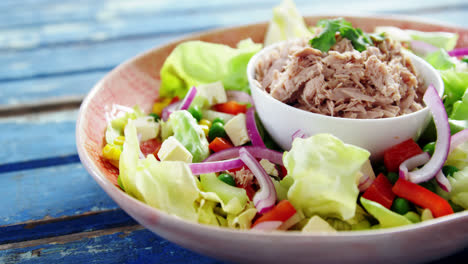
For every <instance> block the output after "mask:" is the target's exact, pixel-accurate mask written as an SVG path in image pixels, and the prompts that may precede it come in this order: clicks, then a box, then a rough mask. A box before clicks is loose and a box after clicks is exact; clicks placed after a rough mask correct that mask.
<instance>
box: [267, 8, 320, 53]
mask: <svg viewBox="0 0 468 264" xmlns="http://www.w3.org/2000/svg"><path fill="white" fill-rule="evenodd" d="M311 35H312V33H311V32H310V31H309V29H308V28H307V26H306V24H305V22H304V18H303V17H302V16H301V14H300V13H299V11H298V10H297V8H296V5H295V4H294V2H293V1H292V0H284V1H283V2H282V3H281V4H280V5H279V6H276V7H275V8H273V18H272V19H271V21H270V23H269V25H268V29H267V33H266V35H265V46H268V45H271V44H273V43H276V42H280V41H283V40H287V39H293V38H301V37H309V36H311Z"/></svg>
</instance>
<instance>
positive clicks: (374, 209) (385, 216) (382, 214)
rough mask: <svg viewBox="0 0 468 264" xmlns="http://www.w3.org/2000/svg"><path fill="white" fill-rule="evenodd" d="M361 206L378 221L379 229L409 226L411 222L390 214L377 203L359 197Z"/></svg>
mask: <svg viewBox="0 0 468 264" xmlns="http://www.w3.org/2000/svg"><path fill="white" fill-rule="evenodd" d="M361 204H362V206H364V208H365V209H366V210H367V212H369V214H371V215H372V216H373V217H375V218H376V219H377V220H378V221H379V228H387V227H396V226H403V225H409V224H411V223H412V222H411V221H410V220H408V218H406V217H404V216H402V215H400V214H397V213H395V212H392V211H390V210H388V209H387V208H385V207H384V206H382V205H381V204H379V203H376V202H373V201H371V200H367V199H366V198H364V197H361Z"/></svg>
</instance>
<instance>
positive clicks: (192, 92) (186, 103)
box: [179, 86, 197, 110]
mask: <svg viewBox="0 0 468 264" xmlns="http://www.w3.org/2000/svg"><path fill="white" fill-rule="evenodd" d="M196 95H197V87H195V86H192V88H190V90H189V91H188V92H187V95H185V97H184V100H183V101H182V103H181V104H180V107H179V110H187V109H189V107H190V104H191V103H192V102H193V99H194V98H195V96H196Z"/></svg>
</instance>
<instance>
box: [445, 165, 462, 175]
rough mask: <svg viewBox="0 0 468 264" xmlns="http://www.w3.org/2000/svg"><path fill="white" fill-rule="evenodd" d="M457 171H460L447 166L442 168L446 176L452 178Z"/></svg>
mask: <svg viewBox="0 0 468 264" xmlns="http://www.w3.org/2000/svg"><path fill="white" fill-rule="evenodd" d="M457 171H459V169H458V168H457V167H455V166H451V165H445V166H444V167H442V172H443V173H444V175H445V176H452V175H453V174H454V173H455V172H457Z"/></svg>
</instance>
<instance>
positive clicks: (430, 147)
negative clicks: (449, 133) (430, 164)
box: [423, 142, 435, 156]
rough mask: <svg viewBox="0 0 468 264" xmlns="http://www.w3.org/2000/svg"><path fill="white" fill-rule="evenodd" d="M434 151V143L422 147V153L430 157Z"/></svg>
mask: <svg viewBox="0 0 468 264" xmlns="http://www.w3.org/2000/svg"><path fill="white" fill-rule="evenodd" d="M434 150H435V142H430V143H427V144H426V145H425V146H424V147H423V151H424V152H427V153H429V155H431V156H432V154H434Z"/></svg>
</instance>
